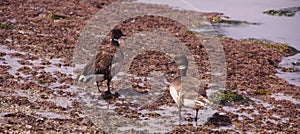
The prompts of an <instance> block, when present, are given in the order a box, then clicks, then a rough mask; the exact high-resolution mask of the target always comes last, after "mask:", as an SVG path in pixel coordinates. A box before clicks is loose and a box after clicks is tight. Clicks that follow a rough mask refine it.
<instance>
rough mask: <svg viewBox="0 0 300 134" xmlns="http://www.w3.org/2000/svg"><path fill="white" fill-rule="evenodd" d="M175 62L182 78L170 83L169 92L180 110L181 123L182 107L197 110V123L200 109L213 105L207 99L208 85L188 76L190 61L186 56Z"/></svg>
mask: <svg viewBox="0 0 300 134" xmlns="http://www.w3.org/2000/svg"><path fill="white" fill-rule="evenodd" d="M173 62H176V64H177V66H178V69H179V72H180V75H181V76H178V77H176V78H175V79H174V80H173V81H172V82H171V83H170V87H169V90H170V94H171V96H172V98H173V100H174V101H175V102H176V104H177V106H178V109H179V121H180V120H181V108H182V106H184V107H188V108H193V109H195V110H196V117H195V121H197V118H198V111H199V109H200V108H202V107H204V106H205V105H208V104H209V105H210V104H211V102H210V101H209V100H208V99H207V98H206V89H207V84H204V83H201V81H200V80H198V79H196V78H194V77H189V76H186V72H187V69H188V59H187V57H186V56H185V55H179V56H175V57H174V59H173Z"/></svg>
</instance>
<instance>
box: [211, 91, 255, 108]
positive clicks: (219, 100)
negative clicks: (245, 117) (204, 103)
mask: <svg viewBox="0 0 300 134" xmlns="http://www.w3.org/2000/svg"><path fill="white" fill-rule="evenodd" d="M209 98H210V101H212V102H213V103H214V104H220V105H228V104H232V103H243V102H248V101H250V99H248V98H247V97H244V96H242V95H239V94H236V93H233V92H231V91H228V90H219V91H217V92H215V93H212V94H211V95H210V96H209Z"/></svg>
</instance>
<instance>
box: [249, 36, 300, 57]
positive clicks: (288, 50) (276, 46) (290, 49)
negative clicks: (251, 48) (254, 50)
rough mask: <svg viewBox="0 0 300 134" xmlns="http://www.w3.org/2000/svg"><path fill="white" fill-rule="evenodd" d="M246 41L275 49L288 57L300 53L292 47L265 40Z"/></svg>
mask: <svg viewBox="0 0 300 134" xmlns="http://www.w3.org/2000/svg"><path fill="white" fill-rule="evenodd" d="M245 41H248V42H250V43H253V44H258V45H262V47H265V48H270V49H273V50H275V51H277V52H280V53H284V54H286V56H291V55H295V54H297V53H299V51H298V50H297V49H295V48H294V47H292V46H289V45H287V44H282V43H273V42H270V41H264V40H257V39H246V40H245Z"/></svg>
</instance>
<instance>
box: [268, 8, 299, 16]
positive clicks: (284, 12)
mask: <svg viewBox="0 0 300 134" xmlns="http://www.w3.org/2000/svg"><path fill="white" fill-rule="evenodd" d="M298 11H300V7H289V8H283V9H278V10H274V9H271V10H267V11H264V12H263V13H264V14H268V15H272V16H275V15H276V16H286V17H292V16H295V14H296V13H297V12H298Z"/></svg>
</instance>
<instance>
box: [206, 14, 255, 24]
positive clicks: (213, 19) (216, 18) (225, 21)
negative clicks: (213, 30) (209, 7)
mask: <svg viewBox="0 0 300 134" xmlns="http://www.w3.org/2000/svg"><path fill="white" fill-rule="evenodd" d="M211 21H212V22H213V23H223V24H230V25H242V24H246V25H259V24H260V23H255V22H248V21H239V20H228V19H223V18H221V17H220V16H216V17H213V18H212V20H211Z"/></svg>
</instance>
